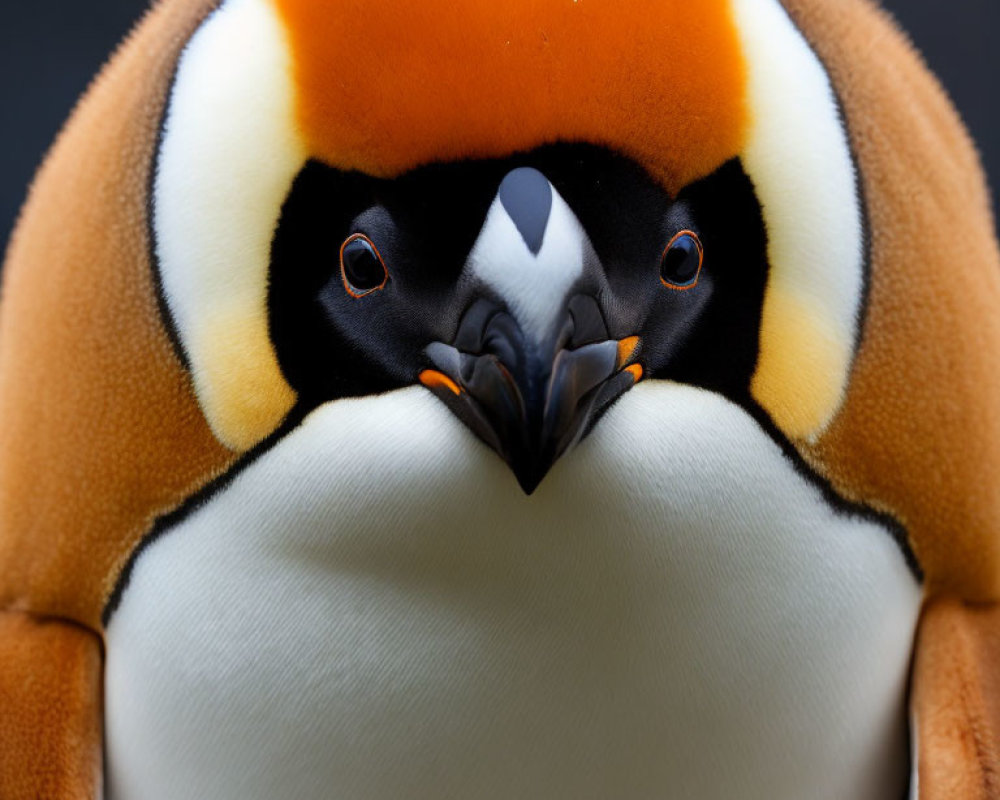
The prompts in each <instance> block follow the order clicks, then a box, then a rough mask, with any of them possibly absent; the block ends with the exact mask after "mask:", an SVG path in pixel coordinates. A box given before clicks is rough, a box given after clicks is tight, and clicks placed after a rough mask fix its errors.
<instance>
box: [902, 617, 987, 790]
mask: <svg viewBox="0 0 1000 800" xmlns="http://www.w3.org/2000/svg"><path fill="white" fill-rule="evenodd" d="M997 664H1000V603H989V604H970V603H963V602H961V601H958V600H953V599H947V598H942V599H939V600H934V601H932V602H931V603H930V604H929V605H928V606H927V607H926V608H925V609H924V612H923V617H922V619H921V622H920V629H919V633H918V638H917V648H916V654H915V663H914V672H913V684H912V701H911V702H912V710H913V719H914V726H915V731H914V736H915V741H916V745H917V747H916V766H917V775H918V781H919V794H915V795H914V796H918V797H919V799H920V800H988V799H992V798H998V797H1000V670H998V669H997Z"/></svg>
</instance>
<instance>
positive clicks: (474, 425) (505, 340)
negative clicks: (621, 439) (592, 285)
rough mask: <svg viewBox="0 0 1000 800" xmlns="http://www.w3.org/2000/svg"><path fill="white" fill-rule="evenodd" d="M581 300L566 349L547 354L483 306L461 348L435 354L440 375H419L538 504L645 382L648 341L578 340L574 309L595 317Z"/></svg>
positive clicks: (470, 318) (570, 319) (468, 320)
mask: <svg viewBox="0 0 1000 800" xmlns="http://www.w3.org/2000/svg"><path fill="white" fill-rule="evenodd" d="M574 301H575V302H574V304H571V308H570V311H569V312H568V313H567V315H566V319H565V321H564V325H563V327H562V330H561V336H560V337H559V338H558V340H557V341H556V342H554V343H553V344H552V345H551V346H550V347H546V348H538V347H533V346H531V345H530V344H527V343H526V338H525V336H524V334H523V332H522V330H521V329H520V327H519V326H518V325H517V323H516V321H515V320H514V319H513V317H512V316H511V315H510V314H509V313H507V312H506V311H504V310H501V309H499V308H497V307H496V306H495V305H494V304H493V303H491V302H490V301H486V300H480V301H478V302H477V303H475V304H474V305H473V306H472V307H471V308H470V309H469V310H468V311H467V312H466V314H465V315H464V317H463V320H462V324H461V327H460V330H459V334H458V336H457V337H456V339H455V342H454V343H452V344H450V345H449V344H444V343H442V342H435V343H434V344H432V345H431V346H430V347H428V349H427V355H428V357H429V358H430V360H431V361H432V362H433V364H434V367H435V368H434V369H426V370H424V371H423V372H421V373H420V376H419V377H420V382H421V383H422V384H424V385H425V386H426V387H428V388H429V389H430V390H431V391H432V392H434V394H435V395H437V397H438V398H439V399H440V400H441V401H443V402H444V403H445V405H447V406H448V407H449V408H450V409H451V410H452V412H453V413H454V414H455V415H456V416H457V417H458V418H459V419H460V420H461V421H462V422H463V423H465V425H466V426H467V427H468V428H469V429H470V430H471V431H472V432H473V433H475V434H476V435H477V436H478V437H479V438H480V439H481V440H482V441H484V442H485V443H486V444H487V445H489V446H490V447H492V448H493V449H494V450H495V451H496V452H497V453H498V454H499V455H500V457H501V458H503V459H504V461H506V462H507V464H508V465H509V466H510V468H511V470H512V471H513V472H514V475H515V476H516V478H517V481H518V483H519V484H520V485H521V488H522V489H523V490H524V492H525V494H529V495H530V494H531V493H532V492H534V491H535V489H536V488H537V487H538V485H539V484H540V483H541V481H542V479H543V478H544V477H545V476H546V474H548V472H549V470H550V469H551V468H552V465H553V464H554V463H555V462H556V461H557V460H558V459H559V458H560V457H561V456H562V455H563V454H564V453H566V452H567V451H568V450H570V449H571V448H572V447H573V446H574V445H575V444H576V443H577V442H578V441H579V440H580V439H581V438H582V437H583V436H584V435H585V434H586V433H587V432H588V431H589V430H590V428H591V427H592V426H593V424H594V422H596V420H597V417H598V416H599V415H600V413H601V412H602V411H604V410H605V409H606V408H607V407H608V406H610V405H611V403H613V402H614V401H615V400H616V399H618V397H620V396H621V395H622V394H623V393H624V392H625V391H627V390H628V389H630V388H632V386H634V385H635V384H636V383H637V382H638V381H639V380H640V379H641V378H642V367H641V366H640V365H639V364H638V363H636V361H635V358H636V356H637V355H638V352H639V347H640V342H639V338H638V337H636V336H630V337H627V338H625V339H620V340H614V339H610V338H608V337H607V335H606V332H605V335H604V336H603V337H601V338H598V339H597V340H594V337H593V333H592V331H586V333H588V334H590V335H584V336H582V337H581V336H579V335H576V336H574V334H579V333H580V332H581V331H580V330H579V324H578V322H577V319H576V318H575V317H574V314H573V306H574V305H575V306H576V308H577V309H579V308H580V307H586V306H587V305H588V303H589V304H590V305H592V306H593V308H594V310H595V311H596V302H595V301H594V300H593V299H591V298H587V297H583V296H580V297H577V298H574ZM578 314H579V311H578ZM602 327H603V323H602ZM581 339H583V340H584V343H580V340H581Z"/></svg>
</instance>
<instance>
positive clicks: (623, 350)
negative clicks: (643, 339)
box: [615, 336, 639, 369]
mask: <svg viewBox="0 0 1000 800" xmlns="http://www.w3.org/2000/svg"><path fill="white" fill-rule="evenodd" d="M638 349H639V337H638V336H626V337H625V338H624V339H622V340H620V341H619V342H618V363H617V364H616V365H615V368H616V369H621V368H622V367H623V366H625V365H626V364H628V363H629V362H630V361H631V360H632V359H633V358H634V357H635V354H636V351H637V350H638Z"/></svg>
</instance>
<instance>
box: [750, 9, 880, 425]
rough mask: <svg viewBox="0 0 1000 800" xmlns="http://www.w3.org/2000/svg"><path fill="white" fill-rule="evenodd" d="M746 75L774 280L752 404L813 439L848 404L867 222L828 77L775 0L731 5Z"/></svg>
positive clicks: (753, 162) (753, 158) (753, 171)
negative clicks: (758, 403)
mask: <svg viewBox="0 0 1000 800" xmlns="http://www.w3.org/2000/svg"><path fill="white" fill-rule="evenodd" d="M733 8H734V11H735V15H736V21H737V27H738V29H739V33H740V36H741V39H742V44H743V49H744V53H745V54H746V63H747V70H748V81H749V85H748V97H749V105H750V114H751V124H750V131H749V137H748V141H747V145H746V148H745V150H744V152H743V153H742V160H743V164H744V166H745V168H746V169H747V172H748V173H749V175H750V178H751V180H752V181H753V183H754V186H755V188H756V191H757V197H758V199H759V200H760V203H761V206H762V209H763V214H764V221H765V223H766V226H767V234H768V256H769V261H770V264H771V274H770V277H769V279H768V286H767V293H766V296H765V300H764V307H763V316H762V320H761V341H760V357H759V361H758V365H757V370H756V373H755V375H754V378H753V383H752V389H753V393H754V396H755V397H756V398H757V400H758V401H759V402H760V403H761V405H762V406H764V408H766V409H767V410H768V412H769V413H770V414H771V416H772V418H773V419H774V421H775V422H776V423H777V424H778V426H779V427H780V428H782V430H783V431H784V432H785V433H786V434H787V435H789V436H791V437H792V438H797V439H807V440H811V439H815V438H817V437H818V436H819V435H820V434H821V433H822V432H823V430H824V429H825V428H826V426H827V425H828V424H829V423H830V421H831V420H832V418H833V416H834V415H835V414H836V412H837V409H838V408H839V406H840V403H841V401H842V399H843V396H844V391H845V388H846V385H847V381H848V377H849V372H850V367H851V362H852V359H853V353H854V344H855V338H856V335H857V330H858V318H859V312H860V304H861V297H862V293H863V284H864V241H863V238H864V237H863V221H862V210H861V207H860V201H859V197H858V188H857V180H856V175H855V169H854V164H853V162H852V159H851V152H850V146H849V143H848V140H847V134H846V131H845V128H844V123H843V121H842V120H841V118H840V114H839V111H838V107H837V100H836V97H835V95H834V92H833V89H832V88H831V86H830V81H829V78H828V76H827V74H826V71H825V69H824V68H823V65H822V64H821V63H820V61H819V60H818V58H817V57H816V55H815V54H814V53H813V52H812V50H811V48H810V47H809V45H808V44H807V43H806V41H805V39H804V38H803V37H802V35H801V34H800V33H799V31H798V30H797V29H796V28H795V26H794V25H793V23H792V21H791V20H790V19H789V17H788V15H787V14H786V13H785V11H784V9H783V8H782V6H781V4H780V3H779V2H778V0H733Z"/></svg>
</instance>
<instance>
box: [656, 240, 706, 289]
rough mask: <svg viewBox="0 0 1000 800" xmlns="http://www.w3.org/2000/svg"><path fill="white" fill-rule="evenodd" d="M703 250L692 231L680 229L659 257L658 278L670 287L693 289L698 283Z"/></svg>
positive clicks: (703, 257)
mask: <svg viewBox="0 0 1000 800" xmlns="http://www.w3.org/2000/svg"><path fill="white" fill-rule="evenodd" d="M704 259H705V251H704V249H703V248H702V246H701V240H700V239H699V238H698V234H696V233H695V232H694V231H680V232H679V233H677V234H676V235H675V236H674V238H673V239H671V240H670V244H668V245H667V247H666V249H665V250H664V251H663V255H662V256H661V257H660V280H661V281H663V285H664V286H668V287H669V288H671V289H680V290H682V291H683V290H685V289H693V288H694V287H695V286H697V285H698V276H699V275H700V274H701V264H702V261H704Z"/></svg>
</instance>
